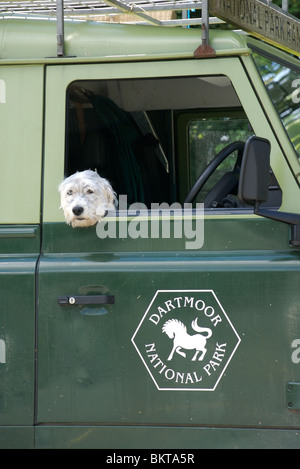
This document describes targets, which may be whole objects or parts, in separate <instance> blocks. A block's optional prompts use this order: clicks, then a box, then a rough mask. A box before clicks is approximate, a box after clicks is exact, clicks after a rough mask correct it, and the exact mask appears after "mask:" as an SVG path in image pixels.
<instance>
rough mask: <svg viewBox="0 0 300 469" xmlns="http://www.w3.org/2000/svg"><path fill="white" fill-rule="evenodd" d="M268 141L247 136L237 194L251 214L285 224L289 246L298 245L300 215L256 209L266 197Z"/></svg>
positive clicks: (268, 174) (268, 168) (268, 164)
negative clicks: (289, 236)
mask: <svg viewBox="0 0 300 469" xmlns="http://www.w3.org/2000/svg"><path fill="white" fill-rule="evenodd" d="M270 151H271V145H270V142H269V141H268V140H266V139H264V138H260V137H256V136H253V137H250V138H248V140H247V141H246V144H245V148H244V153H243V159H242V164H241V171H240V180H239V187H238V197H239V199H240V200H242V201H243V202H246V203H247V204H250V205H254V206H255V208H254V213H255V214H256V215H259V216H261V217H264V218H270V219H271V220H277V221H279V222H281V223H287V224H289V225H290V227H291V239H290V245H291V246H294V247H300V215H299V214H297V213H288V212H279V211H274V210H270V209H260V207H259V205H260V204H261V203H262V202H266V201H267V200H268V192H269V180H270Z"/></svg>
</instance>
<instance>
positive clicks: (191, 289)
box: [37, 58, 299, 448]
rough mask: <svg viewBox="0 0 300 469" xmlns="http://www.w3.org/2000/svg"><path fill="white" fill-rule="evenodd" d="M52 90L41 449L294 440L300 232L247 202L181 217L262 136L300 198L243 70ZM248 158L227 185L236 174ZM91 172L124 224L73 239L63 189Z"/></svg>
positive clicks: (172, 66) (80, 76) (62, 68)
mask: <svg viewBox="0 0 300 469" xmlns="http://www.w3.org/2000/svg"><path fill="white" fill-rule="evenodd" d="M46 77H47V90H46V101H45V112H46V114H45V149H44V151H45V166H44V207H43V255H42V258H41V262H40V265H39V272H38V286H39V318H38V330H37V334H38V373H37V380H38V381H37V382H38V402H37V422H38V423H39V424H43V425H40V426H39V427H38V429H37V441H38V442H40V443H42V442H43V441H44V439H45V438H46V436H47V437H48V438H49V435H51V438H52V444H53V445H54V446H55V445H56V446H59V444H60V438H62V437H63V438H65V439H67V441H68V444H69V445H70V446H72V445H76V444H78V445H82V446H84V445H89V444H94V445H99V446H101V445H103V446H105V447H106V448H107V447H116V445H118V444H120V437H121V438H122V444H125V445H127V444H128V445H130V444H133V443H130V438H131V437H132V436H133V435H134V444H135V445H141V446H143V445H148V444H151V445H153V446H160V445H165V446H168V445H170V444H171V443H172V444H173V445H185V447H186V445H191V446H189V447H192V446H199V445H200V446H201V445H203V446H205V445H207V444H208V443H207V441H210V443H209V444H210V445H212V446H213V445H214V444H215V445H216V446H217V445H218V443H217V440H214V441H212V440H211V437H210V436H209V435H211V431H210V430H209V428H208V427H211V426H213V427H215V428H218V429H219V430H217V433H216V434H217V439H218V438H219V437H220V436H221V435H224V431H222V429H223V428H224V427H227V428H229V427H230V428H233V427H247V428H256V429H257V428H261V427H263V428H264V430H263V433H264V435H265V437H266V438H268V441H269V442H270V441H272V440H271V433H269V432H268V429H274V428H278V427H280V428H286V427H289V428H294V427H297V426H298V425H299V418H298V415H297V414H292V413H291V412H290V410H288V409H287V406H286V402H285V399H286V385H287V382H288V381H290V380H293V379H294V378H295V374H294V370H293V364H292V362H291V359H290V345H289V344H290V339H291V329H293V331H295V330H297V327H298V325H297V321H296V319H295V318H294V315H295V314H296V309H297V306H296V304H297V303H296V296H295V295H296V291H297V285H298V271H297V268H296V265H297V263H298V251H297V250H293V249H291V247H290V246H289V229H288V226H287V225H283V224H279V223H277V222H274V221H271V220H266V219H263V218H259V217H257V216H256V215H254V213H253V209H252V208H251V207H250V208H249V207H243V206H240V205H237V206H235V205H234V203H232V200H236V197H235V194H234V193H233V194H232V195H233V197H231V198H230V201H229V202H228V203H227V205H226V203H225V202H224V201H223V199H224V197H222V199H221V200H219V199H220V197H219V196H218V200H217V203H214V202H215V200H212V201H211V202H210V206H209V207H207V208H205V216H204V218H203V211H202V205H198V206H194V209H193V210H187V211H186V212H184V210H183V209H184V208H186V209H190V206H188V207H184V200H185V197H186V195H187V193H188V192H189V190H190V188H191V187H192V185H193V183H194V182H195V179H196V178H197V176H198V173H199V172H200V173H201V172H203V169H205V167H206V166H207V164H208V163H209V162H210V161H211V158H213V157H214V156H215V155H217V154H219V153H220V152H221V151H222V149H223V148H224V147H226V146H227V145H228V144H231V143H235V142H237V141H240V140H243V141H245V140H246V139H247V138H248V136H249V135H252V134H256V135H258V136H261V137H264V138H266V139H268V140H270V142H271V148H272V154H271V166H272V170H273V171H274V174H275V176H276V178H277V179H278V183H279V185H280V186H281V189H282V190H284V188H283V187H282V185H283V184H289V187H290V189H289V191H290V190H291V188H293V190H294V189H295V187H297V184H296V182H295V180H294V178H293V177H292V175H291V173H290V170H289V166H288V164H287V163H286V161H285V160H284V158H283V157H282V150H281V148H280V147H279V144H278V142H277V140H276V136H275V135H274V133H273V131H272V127H271V125H270V121H269V120H268V118H267V116H266V115H265V113H264V110H263V108H262V106H261V103H260V101H259V99H258V98H257V96H256V94H255V92H254V90H253V88H252V86H251V84H250V82H249V78H248V76H247V75H246V73H245V71H244V68H243V66H242V65H241V63H240V61H239V59H238V58H226V59H222V58H220V59H215V60H211V59H203V60H201V61H195V60H192V61H190V60H182V61H176V60H174V61H169V62H167V61H166V62H164V61H161V62H159V63H157V64H154V63H147V62H146V61H145V62H140V63H139V62H133V63H131V64H130V66H129V65H127V64H126V63H118V64H116V63H115V64H110V63H107V64H105V63H103V64H86V65H72V66H69V65H55V66H51V67H47V70H46ZM53 96H55V99H53ZM112 108H114V112H115V111H116V112H117V117H116V115H115V114H114V115H113V117H112V121H113V122H111V121H110V122H109V123H107V122H106V121H105V118H106V117H107V115H108V113H112ZM116 109H117V110H116ZM124 113H125V114H126V116H125V117H124ZM122 118H124V119H125V121H126V123H125V124H124V122H123V124H124V125H125V128H124V127H122V129H121V124H120V122H121V121H122ZM123 124H122V125H123ZM113 131H115V132H117V133H118V139H116V137H115V134H113ZM120 135H121V136H120ZM124 135H125V136H124ZM125 137H126V138H125ZM209 144H211V145H209ZM209 146H210V149H208V147H209ZM120 147H121V148H120ZM133 148H134V152H133V153H134V158H133V156H132V155H133V153H132V151H133V150H132V149H133ZM205 148H207V150H205ZM238 149H239V146H238V147H234V148H233V149H232V150H230V149H229V155H228V157H226V158H225V160H224V165H223V167H222V168H221V169H220V168H218V170H217V172H214V175H213V176H215V174H218V176H216V180H220V179H221V178H222V177H223V176H224V175H226V174H227V173H230V174H231V175H232V173H234V172H235V171H236V170H237V168H238V164H239V162H238V158H239V152H238ZM120 150H123V153H122V152H121V153H122V154H121V153H120V154H119V151H120ZM124 153H125V154H126V156H125V157H124ZM202 153H206V154H205V155H202ZM208 153H209V154H210V157H209V158H208ZM202 156H203V158H204V159H203V158H202ZM114 157H115V158H117V160H116V161H114V160H113V158H114ZM118 158H119V159H118ZM124 158H125V162H124ZM205 158H207V159H205ZM133 160H134V163H132V161H133ZM279 160H280V161H281V160H282V161H281V162H280V165H279V163H278V161H279ZM129 161H131V163H130V164H129V163H128V162H129ZM121 164H123V167H122V168H123V169H122V171H120V169H119V168H120V167H121ZM126 165H127V166H126ZM135 165H136V166H135ZM133 166H134V168H133ZM279 167H280V172H279V171H278V168H279ZM95 168H97V170H98V172H99V174H100V175H103V176H105V177H108V179H110V181H111V182H112V184H113V186H114V188H115V189H116V190H117V193H118V197H119V202H120V206H119V210H118V211H117V212H112V213H109V214H108V215H107V218H106V220H105V219H104V221H103V222H102V223H101V224H99V225H97V226H94V227H89V228H72V227H71V226H69V225H67V224H66V223H65V221H64V216H63V212H62V211H61V210H60V209H59V206H60V200H59V194H58V191H57V187H58V185H59V183H60V182H61V181H62V180H63V178H64V176H68V175H70V174H72V173H73V172H75V171H76V170H83V169H95ZM124 168H125V169H124ZM135 171H137V173H135ZM218 171H220V172H218ZM213 176H212V177H213ZM226 178H227V176H226ZM141 181H142V184H141ZM287 181H288V182H287ZM214 186H215V182H213V183H212V185H211V187H210V188H209V189H207V191H206V194H209V193H210V191H211V188H212V187H214ZM230 191H233V188H232V187H230V190H229V192H230ZM233 192H234V191H233ZM121 195H123V197H121ZM226 195H227V194H226ZM214 197H215V196H214ZM284 197H285V195H284V194H283V199H284ZM284 201H286V199H284ZM137 202H138V203H139V204H138V205H134V206H132V204H133V203H137ZM163 202H165V203H166V205H165V208H164V209H163V207H161V206H160V204H162V203H163ZM202 202H203V200H202ZM195 203H200V202H197V201H195ZM153 204H156V205H153ZM157 204H158V205H157ZM172 204H176V205H173V207H172V208H171V209H170V207H171V205H172ZM128 209H129V211H128ZM197 210H198V211H197ZM151 217H152V218H151ZM164 223H165V224H164ZM176 229H177V231H176ZM283 292H284V294H283ZM95 297H96V298H95ZM94 301H96V302H97V304H93V302H94ZM295 308H296V309H295ZM293 334H295V332H293ZM275 390H276V392H275ZM50 424H51V425H53V424H60V431H59V432H58V431H57V430H54V429H53V427H52V426H51V425H50ZM65 424H67V425H72V426H73V427H72V428H73V430H72V433H71V434H70V435H72V436H67V432H66V429H65V427H64V426H63V425H65ZM87 424H89V425H91V427H90V430H89V431H88V430H87V429H86V425H87ZM83 425H85V426H83ZM166 426H168V427H169V428H170V427H171V430H170V432H166V431H165V427H166ZM183 427H184V428H185V431H184V433H183V431H182V428H183ZM196 427H197V429H196ZM200 427H201V428H202V431H201V430H200ZM225 433H226V436H224V438H230V437H231V436H230V435H232V433H231V432H225ZM248 433H249V434H250V433H251V431H250V430H249V432H248ZM68 435H69V434H68ZM273 441H275V440H273ZM92 442H93V443H92ZM149 442H150V443H149ZM147 447H149V446H147ZM178 447H179V446H178Z"/></svg>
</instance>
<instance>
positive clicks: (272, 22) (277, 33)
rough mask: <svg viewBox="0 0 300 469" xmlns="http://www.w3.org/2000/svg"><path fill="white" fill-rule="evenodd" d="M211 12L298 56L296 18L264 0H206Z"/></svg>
mask: <svg viewBox="0 0 300 469" xmlns="http://www.w3.org/2000/svg"><path fill="white" fill-rule="evenodd" d="M209 10H210V13H212V14H213V15H216V16H218V17H219V18H222V19H223V20H224V21H228V22H229V23H232V24H233V25H235V26H238V27H240V28H242V29H243V30H244V31H247V32H249V33H251V34H252V35H253V36H256V37H258V38H260V39H263V40H265V41H266V42H269V43H271V44H274V45H276V46H277V47H280V48H281V49H284V50H287V51H289V52H291V53H292V54H295V55H297V56H300V21H299V20H298V19H297V18H295V17H294V16H292V15H290V14H289V13H287V12H286V11H283V10H282V9H280V8H278V7H276V6H275V5H272V4H271V3H269V1H267V0H265V1H264V0H210V1H209Z"/></svg>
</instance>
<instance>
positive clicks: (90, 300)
mask: <svg viewBox="0 0 300 469" xmlns="http://www.w3.org/2000/svg"><path fill="white" fill-rule="evenodd" d="M57 301H58V304H59V305H60V306H77V305H107V304H109V305H113V304H114V302H115V297H114V295H83V296H59V297H58V298H57Z"/></svg>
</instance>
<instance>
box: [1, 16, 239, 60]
mask: <svg viewBox="0 0 300 469" xmlns="http://www.w3.org/2000/svg"><path fill="white" fill-rule="evenodd" d="M56 34H57V31H56V23H55V22H52V21H38V20H26V21H21V20H18V19H5V20H1V22H0V37H1V56H0V58H1V59H2V60H19V61H22V60H28V61H30V60H31V61H34V60H37V59H39V60H40V61H44V62H53V61H59V62H60V63H61V61H62V60H64V59H61V58H59V59H57V58H56V53H57V51H56ZM211 42H212V46H213V47H215V48H216V50H217V51H220V53H223V54H224V53H227V54H232V53H237V52H238V53H246V52H248V48H247V45H246V41H245V38H244V37H243V36H241V35H238V34H236V33H232V32H229V31H228V32H227V31H225V32H224V31H222V32H212V34H211ZM200 43H201V34H200V33H199V30H197V29H188V28H165V27H157V26H154V27H153V26H147V27H146V28H145V27H144V26H136V25H119V24H108V23H96V22H74V23H70V22H66V23H65V54H66V56H67V57H68V56H69V57H71V61H72V62H76V61H78V59H79V58H80V60H82V59H84V60H88V61H91V60H93V58H97V59H98V60H99V59H101V60H108V61H111V60H114V61H115V60H116V59H117V60H128V59H129V58H130V60H132V58H133V59H134V60H143V59H144V60H145V59H147V58H153V57H166V56H169V57H172V55H173V56H175V57H179V56H183V57H184V56H188V57H193V53H194V50H195V49H196V48H197V47H198V46H199V45H200ZM68 61H69V62H70V58H69V59H68Z"/></svg>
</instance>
